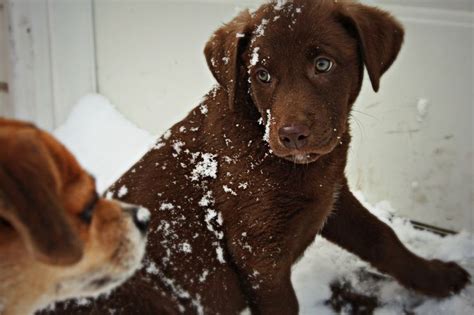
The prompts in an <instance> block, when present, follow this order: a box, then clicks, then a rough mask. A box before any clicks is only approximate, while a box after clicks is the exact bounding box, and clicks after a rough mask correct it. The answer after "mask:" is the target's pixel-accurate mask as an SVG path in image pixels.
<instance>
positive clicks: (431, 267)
mask: <svg viewBox="0 0 474 315" xmlns="http://www.w3.org/2000/svg"><path fill="white" fill-rule="evenodd" d="M408 268H410V267H408ZM470 278H471V276H470V275H469V273H468V272H467V271H466V270H464V269H463V268H462V267H461V266H459V265H458V264H456V263H454V262H444V261H440V260H437V259H434V260H431V261H427V262H426V263H425V264H424V268H423V269H421V268H419V269H417V271H414V270H413V271H412V272H411V273H410V276H409V278H408V279H406V281H403V284H405V285H406V286H407V287H409V288H411V289H413V290H415V291H418V292H420V293H423V294H425V295H428V296H432V297H436V298H444V297H447V296H449V295H451V294H455V293H458V292H459V291H461V290H462V289H463V288H464V287H465V286H466V285H467V284H468V283H470Z"/></svg>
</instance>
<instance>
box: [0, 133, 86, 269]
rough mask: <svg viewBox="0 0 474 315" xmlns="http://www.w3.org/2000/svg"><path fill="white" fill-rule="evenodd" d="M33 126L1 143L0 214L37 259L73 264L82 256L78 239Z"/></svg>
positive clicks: (54, 172) (50, 162)
mask: <svg viewBox="0 0 474 315" xmlns="http://www.w3.org/2000/svg"><path fill="white" fill-rule="evenodd" d="M38 132H39V131H37V130H34V129H32V130H27V131H19V132H16V133H14V135H13V138H14V139H13V140H11V141H8V143H1V145H2V146H3V147H2V153H1V155H2V156H1V157H0V190H2V192H3V193H2V195H3V196H4V198H6V200H7V204H8V205H10V206H8V207H7V208H6V209H0V216H1V217H3V218H4V219H6V220H7V221H8V222H9V223H10V224H11V225H12V226H13V227H14V228H15V230H16V231H18V233H19V234H20V236H21V237H22V239H23V241H24V242H25V244H26V246H27V248H28V250H29V251H30V252H31V253H32V254H33V256H34V257H36V259H38V260H39V261H41V262H44V263H46V264H52V265H70V264H74V263H76V262H78V261H79V260H80V259H81V258H82V255H83V244H82V241H81V240H80V239H79V237H78V235H77V234H76V233H74V232H73V229H72V226H71V223H69V221H68V218H67V216H66V213H65V210H64V209H63V207H62V205H61V202H60V200H59V194H58V189H59V188H58V181H59V178H60V176H59V174H58V170H57V168H56V167H55V164H54V161H53V158H52V157H51V155H50V154H49V151H48V149H47V148H46V146H45V145H44V144H43V143H42V142H41V140H40V139H39V137H38ZM0 142H1V141H0Z"/></svg>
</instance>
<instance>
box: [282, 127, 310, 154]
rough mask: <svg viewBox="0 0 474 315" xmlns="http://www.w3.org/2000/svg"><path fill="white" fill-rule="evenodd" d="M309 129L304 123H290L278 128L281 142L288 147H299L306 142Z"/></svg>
mask: <svg viewBox="0 0 474 315" xmlns="http://www.w3.org/2000/svg"><path fill="white" fill-rule="evenodd" d="M309 134H310V130H309V128H308V127H307V126H305V125H290V126H284V127H281V128H280V129H279V130H278V135H279V136H280V141H281V143H282V144H283V145H284V146H285V147H287V148H288V149H301V148H303V147H304V146H305V145H306V143H307V142H308V137H309Z"/></svg>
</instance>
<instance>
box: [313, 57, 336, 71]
mask: <svg viewBox="0 0 474 315" xmlns="http://www.w3.org/2000/svg"><path fill="white" fill-rule="evenodd" d="M314 64H315V67H316V72H319V73H323V72H329V71H331V69H332V67H333V62H332V61H331V60H329V59H328V58H323V57H321V58H317V59H316V60H315V61H314Z"/></svg>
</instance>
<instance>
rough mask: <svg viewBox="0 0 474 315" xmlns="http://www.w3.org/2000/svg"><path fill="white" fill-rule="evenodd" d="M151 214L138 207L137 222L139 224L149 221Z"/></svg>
mask: <svg viewBox="0 0 474 315" xmlns="http://www.w3.org/2000/svg"><path fill="white" fill-rule="evenodd" d="M150 217H151V213H150V211H149V210H148V209H147V208H143V207H140V208H139V209H138V211H137V220H138V221H139V222H148V221H150Z"/></svg>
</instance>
